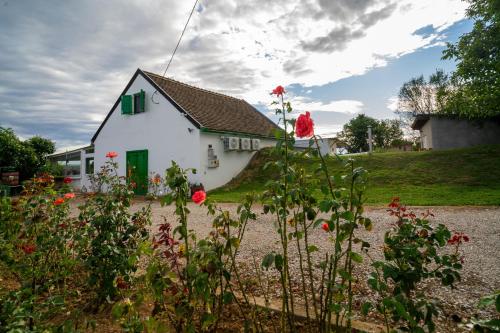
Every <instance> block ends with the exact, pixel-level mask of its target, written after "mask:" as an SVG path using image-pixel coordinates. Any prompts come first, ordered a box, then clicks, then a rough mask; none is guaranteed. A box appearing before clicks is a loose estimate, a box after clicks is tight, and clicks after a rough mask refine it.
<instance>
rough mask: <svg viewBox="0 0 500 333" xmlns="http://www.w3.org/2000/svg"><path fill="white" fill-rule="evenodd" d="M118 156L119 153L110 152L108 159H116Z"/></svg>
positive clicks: (107, 155)
mask: <svg viewBox="0 0 500 333" xmlns="http://www.w3.org/2000/svg"><path fill="white" fill-rule="evenodd" d="M117 156H118V153H117V152H116V151H110V152H108V153H107V154H106V157H108V158H115V157H117Z"/></svg>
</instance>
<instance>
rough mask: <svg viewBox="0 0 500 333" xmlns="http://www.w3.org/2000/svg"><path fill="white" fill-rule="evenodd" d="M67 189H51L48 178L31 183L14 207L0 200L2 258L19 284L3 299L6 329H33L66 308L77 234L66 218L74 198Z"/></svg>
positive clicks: (1, 312) (1, 315)
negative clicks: (54, 313) (70, 202)
mask: <svg viewBox="0 0 500 333" xmlns="http://www.w3.org/2000/svg"><path fill="white" fill-rule="evenodd" d="M68 190H69V188H68V186H65V187H63V188H62V189H61V190H60V191H56V190H55V189H54V181H53V178H52V177H51V176H49V175H43V176H42V177H39V178H35V179H34V180H33V181H31V182H29V183H28V184H27V185H26V186H25V187H24V190H23V192H22V195H21V197H20V198H19V200H17V201H15V203H14V204H13V205H12V204H11V203H10V202H9V201H8V199H2V205H1V209H0V215H1V217H2V223H1V224H0V235H1V237H2V238H3V240H5V241H6V242H5V245H2V246H1V249H2V257H1V260H2V261H3V262H4V263H5V264H6V265H7V266H8V267H9V268H10V269H11V271H12V272H13V274H14V276H16V277H17V280H18V283H19V285H20V286H21V287H20V288H19V289H18V290H15V291H12V292H10V293H8V294H7V295H3V297H2V299H1V303H2V308H1V309H0V322H1V324H2V325H0V326H2V327H6V330H7V331H9V330H14V329H21V327H24V328H26V329H29V330H34V329H35V328H36V327H37V326H38V325H39V324H40V322H41V321H43V320H44V319H46V318H47V317H48V316H50V315H51V314H52V313H53V312H55V311H57V310H59V309H61V308H62V307H63V306H64V298H65V297H66V295H67V292H68V290H67V279H68V278H69V277H70V276H71V275H72V274H73V273H74V271H75V268H76V265H77V262H76V261H75V250H74V247H73V243H74V240H75V238H76V235H77V233H78V231H77V227H76V226H75V223H74V222H75V221H74V219H71V218H70V217H69V216H68V215H69V214H68V212H69V207H68V201H69V200H71V198H72V197H73V196H74V195H73V194H72V193H68V192H67V191H68Z"/></svg>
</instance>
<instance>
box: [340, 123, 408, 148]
mask: <svg viewBox="0 0 500 333" xmlns="http://www.w3.org/2000/svg"><path fill="white" fill-rule="evenodd" d="M368 126H371V127H372V135H373V140H374V142H375V144H376V146H377V147H381V148H388V147H390V146H391V145H392V143H393V142H394V141H397V140H402V139H403V132H402V130H401V128H400V122H399V121H398V120H389V119H388V120H382V121H378V120H377V119H374V118H371V117H368V116H366V115H364V114H360V115H358V116H357V117H356V118H353V119H351V120H350V121H349V122H348V123H347V124H345V125H344V128H343V130H342V132H340V133H339V135H338V138H339V139H340V140H342V141H344V142H345V143H346V144H347V145H348V150H349V152H351V153H356V152H360V151H368V141H367V140H368Z"/></svg>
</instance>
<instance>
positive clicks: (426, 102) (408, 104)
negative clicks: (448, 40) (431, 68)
mask: <svg viewBox="0 0 500 333" xmlns="http://www.w3.org/2000/svg"><path fill="white" fill-rule="evenodd" d="M451 89H452V88H451V83H450V79H449V76H448V75H447V74H446V73H445V72H444V71H443V70H437V71H436V72H435V73H433V74H431V75H430V76H429V79H428V80H426V79H425V78H424V76H423V75H420V76H419V77H416V78H412V79H410V80H409V81H408V82H405V83H403V86H401V88H400V89H399V95H398V110H397V113H398V114H400V115H403V116H405V117H407V118H413V117H414V116H416V115H419V114H431V113H439V112H441V111H442V110H443V108H444V104H445V103H446V96H447V93H448V91H450V90H451Z"/></svg>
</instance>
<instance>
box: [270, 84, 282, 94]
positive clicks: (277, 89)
mask: <svg viewBox="0 0 500 333" xmlns="http://www.w3.org/2000/svg"><path fill="white" fill-rule="evenodd" d="M284 93H285V88H283V87H282V86H277V87H276V88H274V89H273V92H272V93H271V94H273V95H276V96H282V95H283V94H284Z"/></svg>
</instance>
